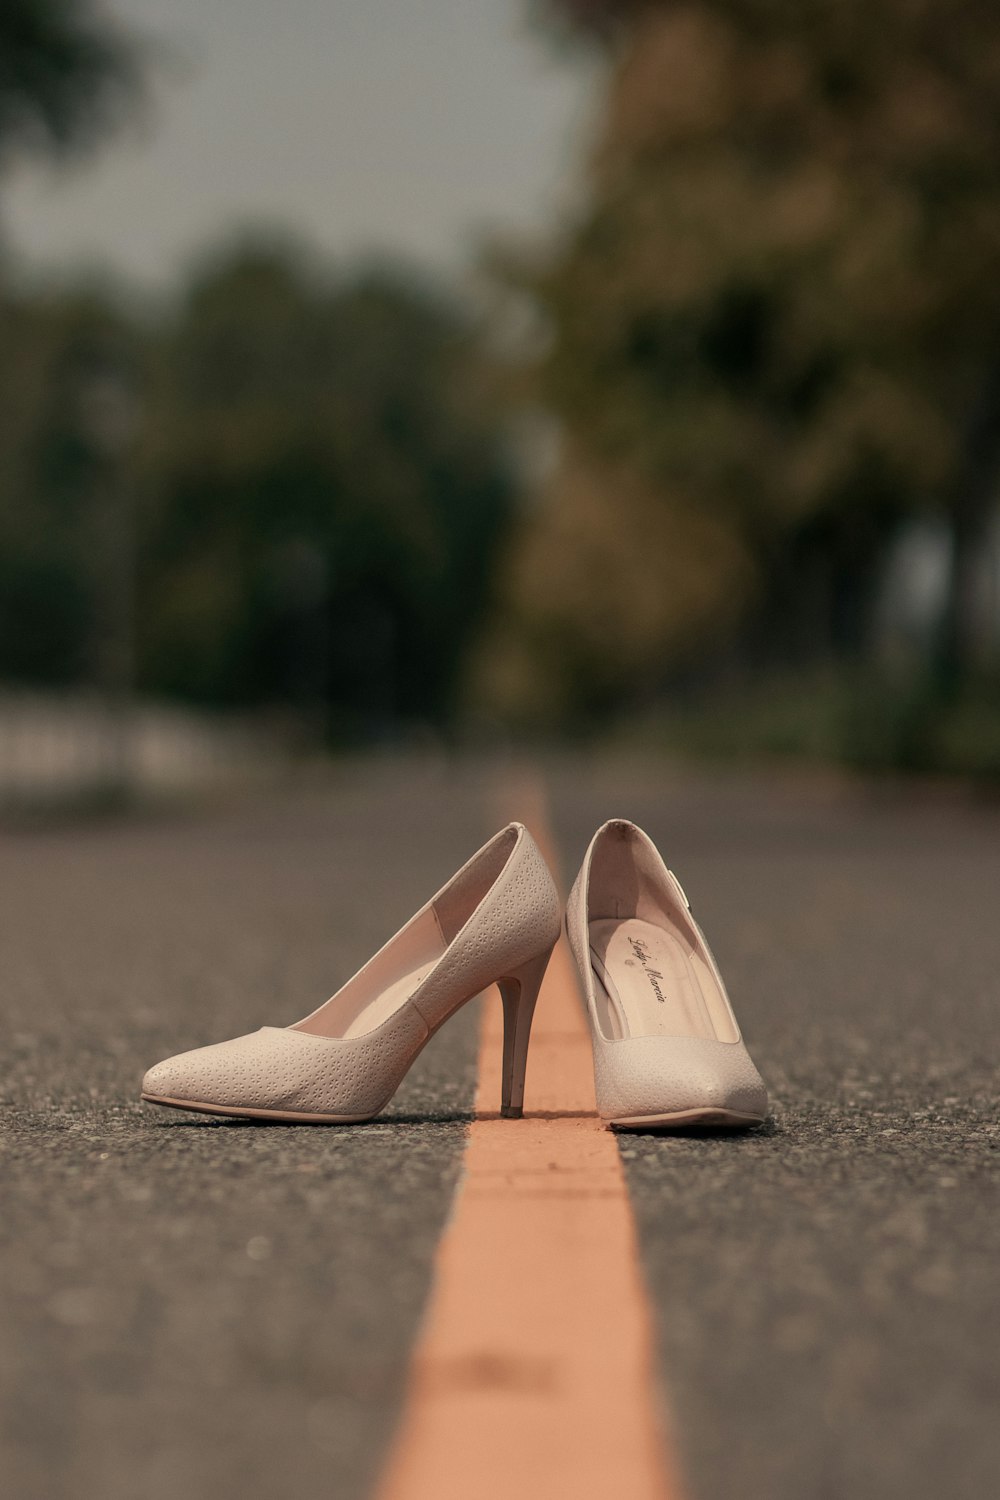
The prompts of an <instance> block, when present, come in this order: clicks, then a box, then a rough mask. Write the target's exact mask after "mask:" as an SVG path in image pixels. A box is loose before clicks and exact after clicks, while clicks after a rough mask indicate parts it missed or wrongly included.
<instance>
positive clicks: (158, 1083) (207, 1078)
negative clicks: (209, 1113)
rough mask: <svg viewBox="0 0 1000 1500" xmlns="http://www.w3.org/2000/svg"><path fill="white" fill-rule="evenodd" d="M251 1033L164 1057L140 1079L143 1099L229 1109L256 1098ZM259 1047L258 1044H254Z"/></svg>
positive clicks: (256, 1089) (256, 1090) (255, 1049)
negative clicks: (248, 1044) (251, 1056)
mask: <svg viewBox="0 0 1000 1500" xmlns="http://www.w3.org/2000/svg"><path fill="white" fill-rule="evenodd" d="M259 1035H260V1033H254V1034H253V1035H252V1036H250V1037H234V1038H233V1039H232V1040H231V1041H228V1042H215V1043H213V1044H212V1045H211V1046H208V1047H195V1048H194V1049H193V1050H192V1051H190V1052H178V1053H177V1055H176V1056H175V1057H168V1058H165V1059H164V1061H163V1062H158V1063H157V1064H156V1065H155V1067H152V1068H150V1069H149V1071H148V1072H147V1073H146V1074H145V1076H144V1078H143V1080H142V1096H143V1098H144V1099H150V1100H153V1101H154V1102H155V1101H159V1102H162V1103H178V1104H182V1105H188V1106H189V1107H193V1106H196V1105H199V1104H203V1105H206V1106H208V1107H210V1108H226V1109H231V1108H234V1107H239V1106H240V1105H241V1104H244V1103H250V1102H256V1099H255V1098H254V1099H251V1098H250V1097H249V1096H250V1095H251V1094H256V1093H257V1092H258V1091H259V1090H258V1088H255V1087H253V1086H254V1085H257V1084H258V1083H259V1080H258V1078H257V1077H256V1076H254V1074H255V1072H256V1070H251V1069H250V1068H249V1067H248V1066H247V1064H248V1052H249V1050H250V1049H249V1048H248V1047H247V1043H248V1042H249V1043H252V1042H253V1040H254V1037H256V1036H259ZM254 1051H259V1048H254Z"/></svg>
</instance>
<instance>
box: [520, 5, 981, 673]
mask: <svg viewBox="0 0 1000 1500" xmlns="http://www.w3.org/2000/svg"><path fill="white" fill-rule="evenodd" d="M549 9H550V10H551V11H553V12H558V13H559V14H561V15H562V16H564V17H567V18H568V19H569V21H570V22H571V23H575V24H578V25H580V26H581V27H583V28H584V29H587V30H591V31H593V30H595V29H596V30H597V31H598V32H603V31H606V23H612V22H613V23H615V26H614V31H615V44H614V46H613V47H612V48H611V49H610V51H609V81H608V91H607V100H606V108H605V113H604V117H603V122H602V128H601V133H600V138H599V140H598V142H597V145H596V149H595V151H594V155H593V159H592V164H591V194H590V199H589V204H588V206H587V208H586V210H585V212H584V213H583V214H582V215H581V217H580V219H579V221H578V222H577V224H576V225H575V226H574V227H573V229H572V230H571V232H570V233H569V234H568V235H567V236H566V237H565V239H564V240H563V241H562V242H561V243H560V244H559V245H558V246H557V247H556V251H555V253H554V254H553V255H552V256H551V258H550V259H549V260H548V261H547V262H542V263H541V264H536V265H530V264H529V265H528V266H527V267H522V268H521V270H520V273H519V274H520V280H521V284H522V285H523V286H526V287H527V288H528V289H529V290H530V292H531V294H532V295H533V296H534V298H535V299H536V302H537V304H538V306H539V307H540V309H541V312H542V315H543V318H544V321H545V325H546V327H547V328H548V330H549V333H550V340H549V346H548V353H547V355H546V356H545V357H544V358H543V359H542V361H541V362H540V365H539V368H538V370H537V391H538V395H539V398H540V399H541V400H542V402H543V403H544V404H545V405H546V406H547V407H548V409H549V410H550V411H552V412H553V413H554V414H555V416H556V417H557V418H558V421H559V423H560V426H561V429H562V431H563V433H564V435H565V439H566V442H565V452H566V454H567V460H566V462H565V463H564V465H563V466H562V469H561V472H560V475H559V476H558V477H557V481H556V484H555V486H554V488H553V490H552V493H551V496H550V505H549V508H548V513H547V514H545V515H543V518H542V519H541V521H540V523H539V526H538V528H537V529H536V531H535V533H534V535H533V536H532V537H531V538H529V539H528V541H527V543H526V554H527V555H526V557H525V558H524V559H523V560H522V562H521V564H520V572H519V574H518V579H519V587H520V589H521V603H520V612H521V619H522V628H523V631H524V633H525V636H526V638H527V639H529V640H531V639H538V638H539V635H540V634H541V635H544V634H545V633H551V632H552V631H554V630H555V629H557V628H559V629H561V630H562V632H563V633H564V634H567V635H570V636H578V635H579V634H580V633H581V632H584V631H585V630H586V622H587V621H588V620H589V619H590V618H591V617H592V613H593V610H594V601H595V596H599V595H600V594H603V595H607V594H609V593H610V594H612V595H616V596H618V597H619V598H620V599H621V600H623V601H624V600H626V599H627V598H628V597H630V596H631V595H632V594H633V593H634V590H635V587H636V578H637V575H636V572H635V565H634V563H633V562H631V561H630V562H629V565H628V568H627V569H626V570H619V569H617V568H616V567H615V554H614V551H613V550H609V551H608V553H607V558H608V566H607V567H606V568H605V569H604V571H603V574H602V576H601V577H600V579H599V581H598V580H597V579H596V578H595V576H594V575H593V573H592V574H591V580H590V583H589V584H588V585H587V586H583V585H582V584H580V585H577V584H574V585H573V586H572V587H570V588H568V589H567V590H566V591H565V593H564V594H563V596H562V597H561V598H558V599H555V600H554V599H553V598H552V595H551V594H550V593H547V592H546V593H544V594H542V595H540V596H533V595H532V591H531V588H530V586H529V585H528V584H527V583H526V582H525V580H528V579H530V577H531V576H532V573H533V572H534V571H536V567H535V563H534V560H533V559H534V557H536V556H538V555H542V554H546V553H547V551H548V550H549V549H550V548H551V546H552V538H553V536H554V535H558V536H559V537H561V538H563V543H564V545H565V546H568V547H569V548H573V547H574V545H575V542H574V536H575V534H576V533H577V531H578V528H577V526H576V524H575V522H576V519H577V517H581V518H584V523H583V528H582V532H581V534H582V535H585V534H586V533H587V532H588V530H590V529H593V524H594V523H593V521H592V519H591V517H592V512H593V504H592V501H591V498H590V496H589V495H587V496H584V495H583V494H582V492H581V489H580V484H579V482H578V480H577V479H574V477H573V476H580V475H584V474H588V473H593V472H595V471H598V472H600V474H601V475H602V480H603V482H604V484H605V489H606V494H605V506H604V509H605V522H604V529H605V533H606V534H607V535H608V536H610V534H611V532H612V529H614V530H616V531H620V530H621V529H623V528H624V529H630V528H631V529H634V528H636V527H638V526H642V527H644V528H645V529H646V531H647V533H650V529H651V521H650V516H651V515H652V507H651V504H650V499H649V497H650V496H655V497H657V500H658V505H659V510H660V514H661V515H662V516H663V517H664V518H665V519H664V523H663V530H662V533H661V534H660V536H658V537H657V536H656V533H655V531H653V532H652V534H653V536H654V537H655V538H656V544H657V545H659V546H662V547H663V549H664V551H663V553H662V556H663V557H664V559H665V560H666V562H667V566H666V568H665V572H664V587H665V588H668V589H669V588H672V587H673V586H674V584H673V580H674V579H675V577H678V576H680V577H687V576H689V573H690V572H691V571H693V572H695V573H702V572H704V569H705V566H706V556H707V554H706V549H705V546H704V543H703V540H702V536H703V531H704V528H706V527H711V528H714V532H715V534H716V536H717V537H718V538H719V539H720V540H719V545H717V546H716V547H715V548H714V550H713V552H712V557H713V558H714V560H710V562H709V565H708V566H709V572H710V574H711V575H712V576H710V577H708V578H706V580H705V587H704V588H703V589H701V590H700V591H699V592H698V593H697V595H696V597H695V598H694V600H693V602H692V603H691V605H690V606H687V605H685V606H684V607H683V608H680V609H678V610H675V611H663V612H661V613H660V615H659V616H658V617H656V618H653V617H652V616H651V617H650V619H649V629H648V632H647V634H646V636H645V638H644V639H643V640H642V641H636V642H630V641H629V639H628V636H627V635H623V634H618V635H614V636H609V637H608V639H607V641H606V643H605V647H604V652H603V656H602V654H601V652H600V651H599V650H597V649H595V650H594V651H593V652H592V653H591V659H590V664H589V672H590V675H591V677H594V676H595V675H596V676H603V677H604V678H605V679H607V680H608V681H610V680H611V679H612V678H614V679H615V680H616V681H617V682H618V684H619V701H621V702H628V701H629V698H630V697H631V696H634V695H635V694H637V693H639V694H641V693H643V692H648V691H650V690H654V691H655V689H656V687H657V680H656V676H655V673H653V672H652V670H651V663H652V662H654V661H658V662H659V663H660V677H659V682H660V683H661V684H662V682H663V681H665V680H667V679H668V678H669V675H670V673H671V671H672V670H674V669H675V668H676V666H677V665H678V664H680V663H683V662H685V661H687V662H690V660H691V659H692V658H695V657H697V656H698V655H699V654H702V655H704V654H705V653H706V652H715V651H717V649H718V647H719V638H720V628H721V631H722V634H723V635H726V634H728V635H729V636H730V637H735V636H737V635H741V636H742V639H743V649H744V651H747V650H749V651H750V653H751V654H752V653H753V652H754V651H760V650H765V651H767V652H770V653H771V654H774V653H777V654H778V656H779V657H783V658H784V659H785V660H786V661H787V660H791V659H794V658H795V657H796V656H805V657H807V658H808V657H811V658H812V659H813V660H816V659H822V658H824V657H828V656H830V655H834V656H837V655H841V656H843V655H845V654H847V655H850V654H851V653H856V652H858V651H863V650H865V649H866V646H867V640H868V624H869V617H870V611H871V607H872V600H873V597H874V592H875V590H876V589H877V585H878V579H879V574H880V569H881V564H882V560H883V558H884V555H885V551H886V548H887V546H888V544H889V543H890V541H891V539H892V537H893V536H894V535H895V533H896V531H897V529H898V527H899V525H900V524H901V523H902V522H903V521H904V520H905V519H906V518H907V517H909V516H912V515H914V514H916V513H919V512H921V511H927V510H931V509H937V510H939V511H942V512H944V513H946V514H949V515H951V516H952V517H953V518H954V522H955V536H956V553H957V554H959V556H958V560H957V562H956V583H955V588H956V589H957V588H958V587H959V586H960V585H961V586H962V587H964V586H965V585H964V583H963V582H962V580H963V579H964V577H965V575H966V573H967V570H965V571H964V572H963V568H962V566H961V556H960V554H961V553H962V552H963V550H964V551H966V552H967V551H968V550H969V549H974V548H975V547H977V546H978V545H980V544H981V540H982V532H983V527H984V524H985V518H986V516H987V515H988V512H989V508H990V507H991V506H992V505H993V503H994V501H995V494H996V481H997V477H998V471H1000V441H992V440H986V441H984V440H983V432H984V431H985V432H986V434H987V437H988V436H989V434H991V433H992V434H995V433H997V432H998V431H1000V408H998V406H997V403H996V400H995V395H994V394H993V393H994V392H995V391H996V390H997V389H998V387H997V381H996V378H995V371H996V367H997V360H998V354H1000V277H998V276H997V274H996V267H997V265H998V264H1000V177H998V173H997V162H998V161H1000V12H998V11H997V10H996V7H995V6H994V5H992V4H990V3H987V0H968V3H962V4H956V3H952V0H838V3H837V4H827V3H825V0H796V3H794V4H793V3H791V0H690V3H687V4H684V5H679V4H676V5H675V4H669V5H668V4H666V3H662V4H644V5H632V4H625V3H621V4H615V3H613V0H608V3H602V4H589V3H586V0H580V3H575V0H565V3H563V4H556V3H553V4H552V5H551V6H550V7H549ZM984 403H985V404H984ZM640 494H641V495H643V496H644V497H646V498H644V499H643V501H642V503H641V504H640V505H637V504H634V503H632V502H631V501H630V499H629V497H630V496H636V495H640ZM696 523H697V524H696ZM723 536H725V537H727V538H728V545H726V546H723V545H722V544H721V538H722V537H723ZM581 545H585V543H581ZM564 571H566V569H565V568H564ZM647 572H648V573H650V574H651V573H652V569H648V570H647ZM582 575H583V570H582V569H581V579H582ZM713 578H714V586H713ZM650 583H651V580H650V579H645V580H644V582H643V584H642V587H644V588H646V587H649V586H650ZM734 605H735V606H737V607H735V608H734ZM606 608H607V607H606V606H605V609H606ZM623 608H624V604H623ZM748 632H751V633H749V634H748ZM962 654H963V653H962V652H961V651H960V652H959V653H958V656H959V658H961V657H962ZM958 665H959V667H960V669H964V662H963V661H962V660H961V659H960V660H959V662H958ZM548 670H549V671H550V673H551V674H553V675H554V676H558V674H559V670H560V668H559V662H558V659H557V656H556V655H555V654H554V653H553V654H552V655H551V656H550V658H549V663H548Z"/></svg>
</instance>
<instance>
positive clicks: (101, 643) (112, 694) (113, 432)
mask: <svg viewBox="0 0 1000 1500" xmlns="http://www.w3.org/2000/svg"><path fill="white" fill-rule="evenodd" d="M78 419H79V424H80V430H81V435H82V437H83V440H84V442H85V443H86V444H87V447H88V449H89V451H90V454H91V457H92V459H93V471H92V472H93V476H94V477H93V488H92V493H91V496H90V516H91V525H92V533H91V534H92V538H93V554H92V555H93V570H94V571H93V581H94V585H95V590H94V596H95V620H94V638H93V655H92V677H93V682H94V685H95V686H96V688H97V691H98V694H99V696H100V699H101V703H102V708H103V714H104V720H105V726H106V729H105V735H106V740H105V743H106V763H105V767H104V770H103V778H102V786H101V791H102V793H103V795H104V796H105V797H106V798H107V799H108V800H109V801H113V802H125V801H127V800H128V798H129V796H130V794H131V792H132V790H133V787H134V779H135V767H134V765H133V758H132V734H131V717H132V715H131V708H132V694H133V690H134V685H135V606H136V598H135V593H136V576H135V575H136V530H135V525H136V517H135V504H134V497H133V494H132V490H131V486H130V484H129V481H128V477H127V472H126V463H125V460H126V456H127V454H128V452H129V450H130V449H131V447H132V444H133V441H134V439H135V435H136V432H137V430H138V421H139V409H138V399H137V395H136V391H135V387H134V383H133V381H132V379H131V378H130V374H129V372H128V371H127V369H126V367H125V364H124V362H123V361H122V360H121V359H116V358H115V357H114V355H102V356H101V357H99V358H98V359H95V360H94V361H93V362H92V363H90V366H89V368H86V369H85V370H84V372H83V374H82V377H81V381H80V386H79V393H78Z"/></svg>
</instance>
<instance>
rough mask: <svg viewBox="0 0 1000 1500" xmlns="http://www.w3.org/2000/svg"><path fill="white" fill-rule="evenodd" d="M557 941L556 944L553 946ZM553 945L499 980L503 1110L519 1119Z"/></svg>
mask: <svg viewBox="0 0 1000 1500" xmlns="http://www.w3.org/2000/svg"><path fill="white" fill-rule="evenodd" d="M554 946H555V945H554V944H553V947H554ZM551 957H552V948H549V949H548V951H547V952H545V953H540V954H538V955H537V956H536V957H535V958H532V959H529V961H528V962H527V963H526V964H522V965H521V967H520V968H519V969H518V970H516V972H515V973H513V974H508V975H505V976H504V978H503V979H498V980H497V988H498V989H499V991H500V998H501V999H502V1000H503V1077H502V1082H501V1093H500V1100H501V1102H500V1113H501V1115H502V1116H503V1117H504V1119H507V1120H519V1119H520V1118H521V1116H522V1115H523V1113H524V1074H525V1069H526V1068H527V1065H528V1040H529V1038H530V1036H531V1021H532V1017H533V1016H534V1014H535V1001H536V1000H537V999H538V991H539V990H540V989H541V987H542V980H543V979H544V977H545V970H546V969H547V968H548V965H549V959H550V958H551Z"/></svg>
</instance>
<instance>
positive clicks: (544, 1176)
mask: <svg viewBox="0 0 1000 1500" xmlns="http://www.w3.org/2000/svg"><path fill="white" fill-rule="evenodd" d="M525 800H527V801H528V802H529V803H530V802H536V798H535V797H532V796H530V795H529V796H528V797H527V798H526V799H525ZM539 812H540V809H539V810H536V811H535V815H534V817H532V816H531V813H530V811H529V814H528V816H527V817H526V818H525V821H528V822H529V823H530V824H531V825H532V826H533V831H534V832H535V833H536V837H537V836H538V834H539V833H541V834H542V838H540V839H539V842H540V843H541V844H542V847H543V848H545V847H546V845H548V846H549V850H550V849H551V840H550V839H549V838H548V837H546V834H547V829H546V828H545V826H544V821H543V820H542V819H541V817H540V816H539ZM519 815H520V816H521V817H525V813H524V811H523V803H522V811H521V812H520V814H519ZM547 852H548V850H547ZM502 1036H503V1032H502V1016H501V1008H500V1005H499V1002H496V1003H494V1001H493V997H492V996H488V997H487V1001H486V1004H485V1006H484V1017H483V1029H482V1040H481V1047H480V1069H479V1088H478V1093H477V1096H476V1119H475V1121H474V1123H473V1124H472V1126H471V1128H470V1132H469V1139H468V1144H467V1147H466V1155H465V1172H464V1179H463V1184H462V1186H461V1188H460V1190H459V1196H458V1199H457V1203H456V1207H455V1210H454V1213H453V1217H452V1220H451V1222H450V1224H449V1226H448V1228H447V1229H446V1231H445V1234H444V1237H443V1239H442V1241H441V1244H440V1246H439V1249H438V1257H437V1264H436V1278H435V1285H434V1291H433V1294H432V1297H431V1302H430V1306H429V1309H428V1312H427V1316H426V1318H425V1321H424V1325H423V1328H422V1331H421V1334H420V1336H419V1338H418V1342H417V1348H416V1350H415V1353H414V1356H413V1363H412V1367H411V1372H410V1381H409V1389H408V1393H407V1400H406V1404H405V1408H404V1413H403V1420H402V1423H401V1426H400V1430H399V1433H398V1435H397V1439H396V1442H395V1444H394V1447H393V1449H392V1451H391V1453H390V1456H389V1462H388V1465H387V1467H386V1470H385V1472H384V1474H383V1477H382V1482H381V1484H380V1485H379V1486H378V1488H377V1491H376V1494H377V1500H598V1497H599V1500H608V1496H615V1497H618V1496H621V1497H622V1500H680V1495H681V1489H680V1484H679V1481H678V1477H677V1473H676V1468H675V1466H674V1465H673V1464H672V1463H671V1462H670V1459H669V1456H668V1453H667V1450H666V1447H665V1444H664V1441H663V1437H664V1435H663V1433H662V1431H661V1430H660V1427H659V1423H658V1417H657V1406H658V1404H659V1403H658V1401H657V1395H658V1392H657V1382H656V1375H655V1367H654V1359H653V1349H652V1335H651V1321H650V1315H649V1308H648V1304H647V1299H646V1293H645V1288H644V1285H643V1280H642V1273H641V1268H640V1264H639V1258H638V1253H637V1246H636V1238H635V1230H634V1226H633V1221H632V1213H631V1207H630V1205H629V1201H628V1195H627V1190H626V1187H625V1182H624V1178H623V1175H622V1168H621V1161H620V1158H619V1155H618V1147H617V1144H616V1141H615V1138H614V1136H613V1135H612V1133H611V1132H610V1131H609V1130H606V1129H604V1128H603V1126H602V1124H601V1122H600V1120H599V1119H598V1117H597V1114H596V1112H595V1105H594V1089H593V1072H592V1065H591V1053H590V1040H589V1035H588V1032H587V1027H586V1020H585V1017H584V1015H583V1012H582V1009H581V1006H580V1003H579V1000H578V997H577V989H576V975H575V971H574V968H573V962H572V958H571V956H570V954H569V952H568V950H567V949H566V947H565V945H564V942H563V941H560V943H559V945H558V946H557V948H556V950H555V952H554V954H553V956H552V962H551V964H550V965H549V969H548V972H547V974H546V978H545V983H544V985H543V987H542V992H541V995H540V996H539V1000H538V1005H537V1008H536V1012H535V1022H534V1026H533V1028H532V1035H531V1047H530V1050H529V1055H528V1077H527V1088H528V1092H527V1098H526V1114H525V1117H524V1119H523V1120H520V1121H517V1120H501V1119H499V1118H498V1113H497V1111H498V1105H499V1092H500V1060H501V1046H502Z"/></svg>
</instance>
